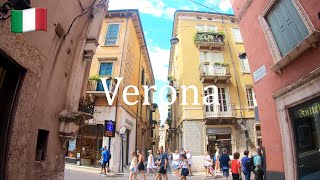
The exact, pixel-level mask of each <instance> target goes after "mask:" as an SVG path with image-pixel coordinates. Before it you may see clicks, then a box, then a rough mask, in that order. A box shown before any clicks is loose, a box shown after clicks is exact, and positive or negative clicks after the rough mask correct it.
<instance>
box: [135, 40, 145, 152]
mask: <svg viewBox="0 0 320 180" xmlns="http://www.w3.org/2000/svg"><path fill="white" fill-rule="evenodd" d="M144 47H146V46H141V47H140V53H139V73H138V75H139V76H138V84H137V85H138V92H139V95H140V84H139V83H140V76H141V57H142V48H144ZM138 113H139V103H138V104H137V113H136V147H135V151H137V150H138V147H137V146H138V119H139V115H138Z"/></svg>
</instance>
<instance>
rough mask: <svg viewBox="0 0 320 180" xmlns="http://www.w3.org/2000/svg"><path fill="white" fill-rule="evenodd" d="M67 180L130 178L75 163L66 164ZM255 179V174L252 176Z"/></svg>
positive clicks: (197, 176) (199, 175)
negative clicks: (103, 173) (105, 174)
mask: <svg viewBox="0 0 320 180" xmlns="http://www.w3.org/2000/svg"><path fill="white" fill-rule="evenodd" d="M65 167H66V169H65V180H103V179H119V180H120V179H121V180H127V179H129V173H128V172H127V173H126V172H125V173H111V174H110V175H108V176H101V175H99V172H100V171H99V169H97V168H91V167H83V166H75V165H68V164H67V165H66V166H65ZM138 179H143V178H142V175H139V177H138ZM169 179H170V180H171V179H172V180H174V179H176V180H177V179H179V178H178V177H175V176H173V175H172V174H171V173H169ZM188 179H194V180H196V179H199V180H200V179H204V173H194V176H189V177H188ZM207 179H215V180H216V179H217V180H222V179H223V178H222V175H221V174H219V173H218V174H217V175H216V176H215V177H214V178H211V177H210V178H209V177H208V178H207ZM229 179H232V176H231V174H230V177H229ZM251 179H253V176H252V178H251ZM147 180H154V175H149V176H147Z"/></svg>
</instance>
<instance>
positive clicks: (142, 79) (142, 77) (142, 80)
mask: <svg viewBox="0 0 320 180" xmlns="http://www.w3.org/2000/svg"><path fill="white" fill-rule="evenodd" d="M141 84H142V85H144V69H143V68H142V72H141Z"/></svg>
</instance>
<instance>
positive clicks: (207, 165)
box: [204, 152, 214, 178]
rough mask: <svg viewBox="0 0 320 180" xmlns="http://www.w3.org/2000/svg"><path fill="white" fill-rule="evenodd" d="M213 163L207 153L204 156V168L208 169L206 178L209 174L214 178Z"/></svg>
mask: <svg viewBox="0 0 320 180" xmlns="http://www.w3.org/2000/svg"><path fill="white" fill-rule="evenodd" d="M212 162H213V161H212V159H211V157H210V155H209V153H208V152H205V154H204V167H205V168H206V177H205V178H207V176H208V173H209V174H211V176H214V174H213V173H212V172H211V171H210V170H211V169H212V170H213V168H212V165H213V163H212Z"/></svg>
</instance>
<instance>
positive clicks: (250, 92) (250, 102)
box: [246, 87, 256, 107]
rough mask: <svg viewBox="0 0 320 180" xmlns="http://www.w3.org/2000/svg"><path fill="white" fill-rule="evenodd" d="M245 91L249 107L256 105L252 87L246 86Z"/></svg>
mask: <svg viewBox="0 0 320 180" xmlns="http://www.w3.org/2000/svg"><path fill="white" fill-rule="evenodd" d="M246 93H247V102H248V106H249V107H254V106H256V100H255V97H254V92H253V88H252V87H247V88H246Z"/></svg>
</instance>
